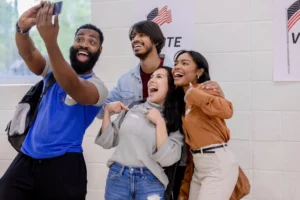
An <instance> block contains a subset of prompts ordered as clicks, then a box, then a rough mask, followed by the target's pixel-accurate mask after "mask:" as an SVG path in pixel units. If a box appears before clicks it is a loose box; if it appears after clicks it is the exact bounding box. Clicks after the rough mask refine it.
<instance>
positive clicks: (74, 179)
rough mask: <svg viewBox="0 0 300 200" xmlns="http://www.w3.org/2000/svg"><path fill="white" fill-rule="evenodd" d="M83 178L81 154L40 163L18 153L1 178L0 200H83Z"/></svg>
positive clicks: (84, 176)
mask: <svg viewBox="0 0 300 200" xmlns="http://www.w3.org/2000/svg"><path fill="white" fill-rule="evenodd" d="M86 175H87V173H86V165H85V161H84V158H83V155H82V153H67V154H65V155H63V156H60V157H56V158H51V159H41V160H37V159H33V158H31V157H29V156H27V155H24V154H22V153H19V154H18V155H17V156H16V158H15V159H14V161H13V162H12V164H11V165H10V166H9V168H8V169H7V171H6V172H5V174H4V175H3V176H2V178H1V179H0V199H1V200H54V199H55V200H84V199H85V196H86V193H87V177H86Z"/></svg>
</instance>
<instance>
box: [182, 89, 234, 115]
mask: <svg viewBox="0 0 300 200" xmlns="http://www.w3.org/2000/svg"><path fill="white" fill-rule="evenodd" d="M184 99H185V101H186V102H187V103H188V104H190V105H195V106H198V107H200V108H201V109H202V111H203V112H204V113H205V114H207V115H209V116H215V117H219V118H222V119H228V118H231V117H232V114H233V107H232V104H231V102H229V101H228V100H226V99H224V98H223V97H221V96H219V95H218V94H217V93H216V92H214V91H212V90H205V91H203V90H202V89H200V88H198V87H191V88H190V89H189V90H188V91H187V92H186V94H185V97H184Z"/></svg>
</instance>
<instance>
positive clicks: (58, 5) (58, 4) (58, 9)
mask: <svg viewBox="0 0 300 200" xmlns="http://www.w3.org/2000/svg"><path fill="white" fill-rule="evenodd" d="M62 7H63V2H62V1H59V2H55V3H54V8H53V15H59V14H61V11H62Z"/></svg>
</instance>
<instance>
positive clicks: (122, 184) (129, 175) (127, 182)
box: [105, 163, 165, 200]
mask: <svg viewBox="0 0 300 200" xmlns="http://www.w3.org/2000/svg"><path fill="white" fill-rule="evenodd" d="M164 192H165V188H164V185H163V184H162V183H161V182H160V181H159V180H158V179H157V178H156V177H155V176H154V175H153V174H152V173H151V172H150V171H149V170H148V169H147V168H145V167H127V166H123V165H120V164H118V163H114V164H113V165H112V166H111V167H110V170H109V172H108V175H107V179H106V187H105V200H164Z"/></svg>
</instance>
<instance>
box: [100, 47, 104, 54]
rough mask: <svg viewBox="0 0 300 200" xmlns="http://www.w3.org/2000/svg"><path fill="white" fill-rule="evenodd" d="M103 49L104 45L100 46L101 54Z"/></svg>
mask: <svg viewBox="0 0 300 200" xmlns="http://www.w3.org/2000/svg"><path fill="white" fill-rule="evenodd" d="M102 49H103V47H102V46H100V47H99V51H100V54H101V53H102Z"/></svg>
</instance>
